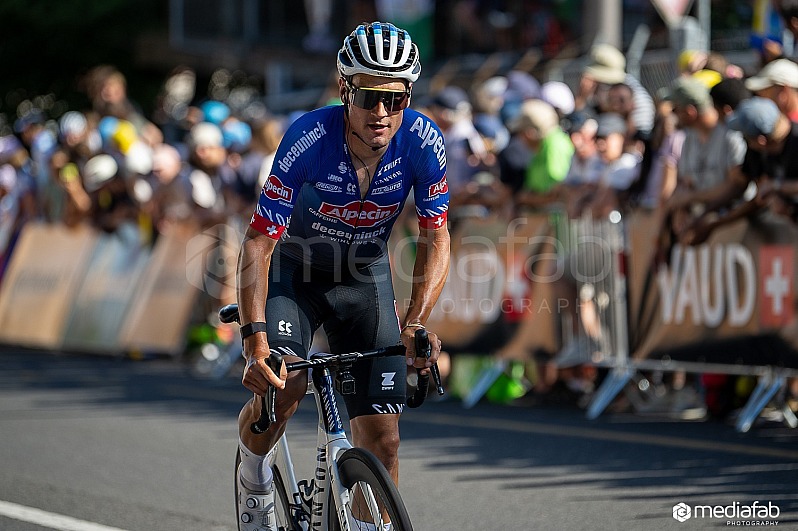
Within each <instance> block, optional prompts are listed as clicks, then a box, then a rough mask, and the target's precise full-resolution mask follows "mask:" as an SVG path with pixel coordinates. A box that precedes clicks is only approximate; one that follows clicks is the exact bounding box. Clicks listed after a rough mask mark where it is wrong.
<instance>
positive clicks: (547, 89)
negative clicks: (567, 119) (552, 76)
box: [540, 81, 576, 115]
mask: <svg viewBox="0 0 798 531" xmlns="http://www.w3.org/2000/svg"><path fill="white" fill-rule="evenodd" d="M540 99H542V100H543V101H545V102H546V103H548V104H549V105H551V106H552V107H554V108H555V109H557V110H558V111H560V112H561V113H562V114H563V115H566V114H571V113H572V112H574V108H575V107H576V104H575V102H574V93H573V92H572V91H571V88H570V87H569V86H568V85H566V84H565V83H563V82H562V81H547V82H546V83H543V86H542V87H540Z"/></svg>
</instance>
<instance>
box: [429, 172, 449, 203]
mask: <svg viewBox="0 0 798 531" xmlns="http://www.w3.org/2000/svg"><path fill="white" fill-rule="evenodd" d="M448 191H449V184H448V183H447V182H446V176H445V175H444V176H443V179H441V180H440V181H438V182H437V183H435V184H433V185H432V186H430V187H429V194H428V197H429V199H432V198H433V197H438V196H439V195H441V194H445V193H446V192H448Z"/></svg>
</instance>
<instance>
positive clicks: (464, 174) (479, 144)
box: [429, 86, 495, 203]
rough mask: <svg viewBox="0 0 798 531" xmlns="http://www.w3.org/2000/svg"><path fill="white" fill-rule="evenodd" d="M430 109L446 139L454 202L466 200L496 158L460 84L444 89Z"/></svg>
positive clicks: (451, 192)
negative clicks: (472, 184)
mask: <svg viewBox="0 0 798 531" xmlns="http://www.w3.org/2000/svg"><path fill="white" fill-rule="evenodd" d="M429 110H430V113H431V114H432V119H433V120H434V121H435V123H436V124H437V125H438V127H440V129H441V132H442V133H443V137H444V139H445V140H446V160H447V164H446V181H447V182H448V183H449V193H450V194H451V196H452V202H454V203H457V202H462V201H463V200H464V199H465V196H466V195H467V194H468V192H467V185H468V184H469V183H470V182H471V180H472V178H473V177H474V175H475V174H476V173H477V172H479V171H481V170H484V169H486V168H489V167H492V166H493V165H494V164H495V160H494V158H493V157H492V156H491V154H490V153H489V151H488V149H487V146H486V145H485V142H484V140H483V139H482V136H480V134H479V132H478V131H477V130H476V128H475V127H474V122H473V120H472V114H471V102H470V101H469V98H468V94H467V93H466V91H465V90H463V89H461V88H460V87H456V86H448V87H445V88H443V89H442V90H441V91H439V92H438V93H437V94H435V95H434V96H433V98H432V100H431V101H430V104H429Z"/></svg>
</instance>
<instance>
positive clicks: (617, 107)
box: [607, 83, 644, 154]
mask: <svg viewBox="0 0 798 531" xmlns="http://www.w3.org/2000/svg"><path fill="white" fill-rule="evenodd" d="M634 110H635V101H634V92H632V87H630V86H629V85H627V84H626V83H616V84H614V85H612V86H610V88H609V89H607V112H611V113H615V114H617V115H618V116H620V117H621V118H623V119H624V121H625V122H626V140H625V141H624V146H625V148H624V149H625V150H626V151H635V152H638V153H641V154H642V153H643V151H644V147H643V142H642V141H641V137H640V136H639V135H638V131H637V125H635V122H634V119H633V115H634Z"/></svg>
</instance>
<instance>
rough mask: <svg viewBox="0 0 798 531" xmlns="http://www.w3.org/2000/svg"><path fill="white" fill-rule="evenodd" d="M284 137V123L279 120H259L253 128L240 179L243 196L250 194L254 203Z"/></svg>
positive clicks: (242, 163)
mask: <svg viewBox="0 0 798 531" xmlns="http://www.w3.org/2000/svg"><path fill="white" fill-rule="evenodd" d="M282 137H283V123H282V120H280V119H278V118H269V119H266V120H258V121H257V122H256V123H255V124H254V125H253V126H252V142H251V143H250V149H249V151H247V152H246V153H245V154H244V156H243V157H242V160H241V167H240V168H239V178H240V180H241V184H242V195H244V196H247V194H248V195H249V197H250V200H251V201H252V202H253V203H254V202H255V201H257V200H258V194H259V193H260V189H261V188H263V184H264V183H265V182H266V179H268V178H269V172H270V171H271V168H272V162H274V154H275V152H276V151H277V146H279V145H280V139H282Z"/></svg>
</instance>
